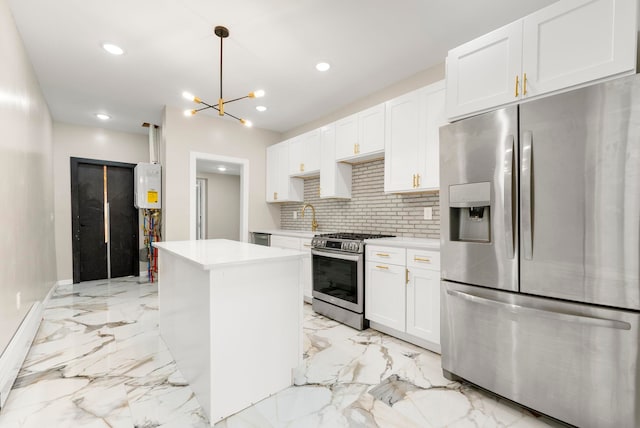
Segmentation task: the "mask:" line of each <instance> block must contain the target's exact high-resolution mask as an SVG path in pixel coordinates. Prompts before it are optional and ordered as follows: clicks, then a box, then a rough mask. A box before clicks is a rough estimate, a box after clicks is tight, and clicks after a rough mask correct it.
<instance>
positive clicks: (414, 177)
mask: <svg viewBox="0 0 640 428" xmlns="http://www.w3.org/2000/svg"><path fill="white" fill-rule="evenodd" d="M413 188H414V189H415V188H416V175H415V174H413Z"/></svg>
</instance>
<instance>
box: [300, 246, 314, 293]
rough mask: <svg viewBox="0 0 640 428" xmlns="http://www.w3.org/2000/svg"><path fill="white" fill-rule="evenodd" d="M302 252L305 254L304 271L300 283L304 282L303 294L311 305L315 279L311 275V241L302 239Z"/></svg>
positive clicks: (303, 260)
mask: <svg viewBox="0 0 640 428" xmlns="http://www.w3.org/2000/svg"><path fill="white" fill-rule="evenodd" d="M300 251H302V252H303V253H305V256H304V258H303V259H302V270H301V271H300V273H301V275H302V276H301V278H300V281H301V282H302V292H303V293H304V300H305V302H307V303H311V300H312V297H313V277H312V274H311V239H310V238H300Z"/></svg>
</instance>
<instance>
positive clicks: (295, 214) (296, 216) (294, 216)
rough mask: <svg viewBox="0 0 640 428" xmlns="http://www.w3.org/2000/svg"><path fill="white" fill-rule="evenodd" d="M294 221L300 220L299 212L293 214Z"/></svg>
mask: <svg viewBox="0 0 640 428" xmlns="http://www.w3.org/2000/svg"><path fill="white" fill-rule="evenodd" d="M293 219H294V220H297V219H298V211H294V212H293Z"/></svg>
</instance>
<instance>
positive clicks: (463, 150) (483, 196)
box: [440, 106, 518, 290]
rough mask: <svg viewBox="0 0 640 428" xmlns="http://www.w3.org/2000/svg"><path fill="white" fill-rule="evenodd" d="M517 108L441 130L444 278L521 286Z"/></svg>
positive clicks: (510, 287)
mask: <svg viewBox="0 0 640 428" xmlns="http://www.w3.org/2000/svg"><path fill="white" fill-rule="evenodd" d="M517 118H518V110H517V107H516V106H513V107H509V108H505V109H501V110H497V111H495V112H491V113H487V114H483V115H480V116H475V117H472V118H469V119H465V120H462V121H460V122H455V123H452V124H450V125H447V126H443V127H442V128H440V203H441V205H440V207H441V208H440V212H441V214H440V215H441V219H442V222H441V226H440V230H441V233H440V237H441V238H440V241H441V249H440V250H441V253H442V258H441V269H442V270H441V274H442V277H443V278H444V279H448V280H451V281H457V282H464V283H467V284H475V285H483V286H486V287H492V288H501V289H507V290H517V289H518V282H517V280H518V262H517V260H518V242H517V232H516V231H517V218H518V209H517V202H516V201H517V199H516V189H517V181H518V167H517V159H518V155H517V153H516V149H517V145H518V143H517V137H518V127H517V126H518V125H517Z"/></svg>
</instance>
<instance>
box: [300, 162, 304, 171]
mask: <svg viewBox="0 0 640 428" xmlns="http://www.w3.org/2000/svg"><path fill="white" fill-rule="evenodd" d="M300 172H304V164H303V163H301V164H300Z"/></svg>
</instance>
